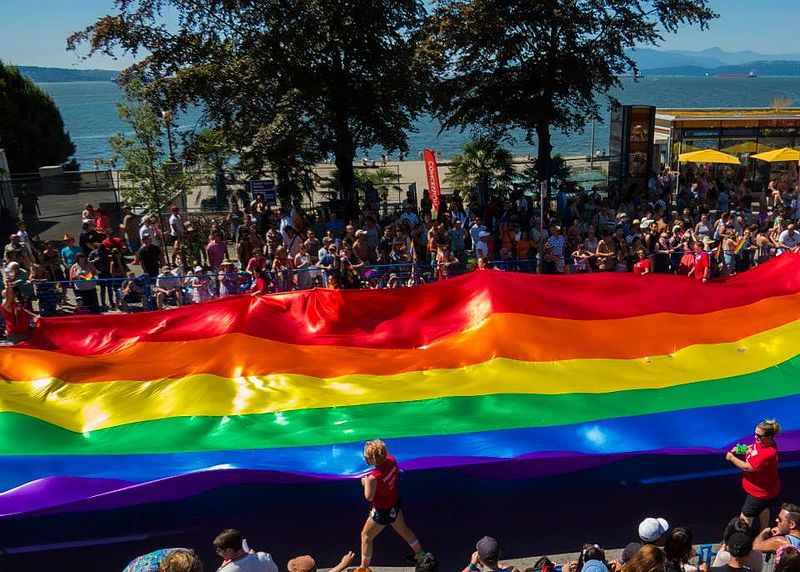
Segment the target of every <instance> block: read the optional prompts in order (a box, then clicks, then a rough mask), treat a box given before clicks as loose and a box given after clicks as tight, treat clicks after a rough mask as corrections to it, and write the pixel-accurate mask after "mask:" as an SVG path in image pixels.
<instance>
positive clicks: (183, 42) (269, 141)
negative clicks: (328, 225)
mask: <svg viewBox="0 0 800 572" xmlns="http://www.w3.org/2000/svg"><path fill="white" fill-rule="evenodd" d="M116 6H117V10H116V13H115V14H112V15H108V16H105V17H103V18H101V19H99V20H98V21H97V22H95V23H94V24H92V25H90V26H89V27H88V28H86V29H85V30H83V31H81V32H77V33H75V34H73V35H72V36H71V37H70V38H69V39H68V44H69V46H70V47H73V48H74V47H76V46H77V45H78V44H79V43H81V42H88V43H89V45H90V52H89V53H90V54H92V53H96V52H102V53H136V52H137V51H140V50H141V51H146V52H147V54H148V55H147V56H146V57H145V58H144V59H143V60H142V61H141V62H140V63H139V64H136V65H135V66H133V67H132V68H130V69H129V70H126V71H125V72H124V73H123V74H122V77H121V81H123V82H124V81H127V78H128V77H130V76H131V75H132V74H133V73H134V72H135V73H143V74H145V76H146V77H147V79H148V84H150V85H151V86H152V87H151V89H152V91H153V92H158V93H163V94H165V97H166V98H167V99H168V100H169V102H170V103H172V104H174V105H178V106H187V105H189V104H202V105H203V107H204V109H205V110H206V119H207V121H208V122H209V124H211V125H214V126H217V127H218V128H219V129H221V130H222V131H223V132H224V133H225V135H226V137H228V138H229V140H230V141H231V142H232V143H234V144H235V145H236V147H237V148H239V149H243V150H248V156H245V157H243V159H245V160H246V161H248V162H249V164H252V165H254V166H255V167H259V168H264V165H265V164H268V165H269V167H270V168H271V169H272V170H274V171H275V172H276V175H277V178H278V181H279V187H280V186H282V185H283V186H285V184H286V183H287V181H293V182H294V184H301V183H298V181H297V179H298V178H300V179H301V180H302V178H303V175H304V173H305V172H306V171H307V169H308V168H309V167H310V166H311V165H313V164H314V163H316V162H319V161H320V160H321V159H322V158H324V157H325V155H326V154H328V153H333V154H334V156H335V163H336V167H337V169H338V171H339V172H340V174H341V175H340V177H341V181H342V191H343V195H344V196H343V198H344V199H345V200H347V201H349V202H350V203H351V204H352V203H354V202H355V182H356V181H355V175H354V170H353V159H354V158H355V155H356V152H357V150H358V149H359V148H369V147H373V146H380V147H383V148H385V149H387V150H388V151H393V150H396V149H399V150H403V151H407V150H408V149H407V142H406V131H407V130H408V129H410V128H411V127H412V125H413V121H414V118H415V116H416V114H417V112H418V111H419V109H420V106H421V104H422V102H423V101H424V100H423V98H422V97H421V94H422V92H423V90H424V88H425V87H427V85H428V82H427V81H424V80H425V79H426V78H427V77H428V76H427V74H428V71H429V68H428V66H425V65H421V61H422V60H420V59H418V58H417V53H418V52H417V46H418V44H419V37H420V36H419V34H418V31H419V30H420V27H421V25H422V23H423V20H424V17H425V10H424V7H423V2H422V0H366V1H363V2H341V1H340V0H265V1H263V2H253V1H252V0H204V1H203V2H199V1H197V0H117V2H116ZM166 11H169V13H170V14H174V16H171V17H170V19H171V20H174V21H175V22H176V23H175V24H174V25H170V26H166V25H164V13H165V12H166ZM259 162H261V164H260V165H259ZM301 182H302V181H301ZM301 186H302V184H301Z"/></svg>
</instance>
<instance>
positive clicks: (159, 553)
mask: <svg viewBox="0 0 800 572" xmlns="http://www.w3.org/2000/svg"><path fill="white" fill-rule="evenodd" d="M122 572H203V563H202V561H201V560H200V558H198V556H197V554H195V553H194V551H193V550H187V549H186V548H162V549H160V550H154V551H153V552H150V553H148V554H143V555H142V556H139V557H137V558H134V559H133V560H131V561H130V563H128V565H127V566H126V567H125V569H124V570H123V571H122Z"/></svg>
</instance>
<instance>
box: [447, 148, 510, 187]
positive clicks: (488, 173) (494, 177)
mask: <svg viewBox="0 0 800 572" xmlns="http://www.w3.org/2000/svg"><path fill="white" fill-rule="evenodd" d="M514 176H515V171H514V165H513V162H512V156H511V152H510V151H509V150H508V149H506V148H505V147H503V146H502V145H501V144H500V141H499V140H498V139H497V138H494V137H491V136H488V135H483V134H481V135H477V136H475V137H473V138H472V139H470V140H468V141H466V142H465V143H464V145H463V146H462V147H461V154H460V155H458V156H456V157H455V158H454V159H453V161H452V163H451V164H450V172H449V173H448V175H447V176H446V177H445V181H446V182H447V183H448V184H449V185H452V187H453V188H454V189H455V190H456V191H458V192H459V193H461V196H462V198H463V199H464V200H465V201H467V202H469V201H471V200H473V199H475V187H476V186H477V185H479V184H482V185H485V186H486V188H497V189H500V190H501V191H506V190H508V189H509V188H510V187H511V183H512V181H513V180H514Z"/></svg>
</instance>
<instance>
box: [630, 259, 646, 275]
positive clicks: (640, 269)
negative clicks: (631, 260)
mask: <svg viewBox="0 0 800 572" xmlns="http://www.w3.org/2000/svg"><path fill="white" fill-rule="evenodd" d="M645 270H647V271H648V272H649V271H650V261H649V260H647V259H646V258H645V259H644V260H640V261H639V262H637V263H636V264H634V265H633V271H634V272H636V274H644V271H645Z"/></svg>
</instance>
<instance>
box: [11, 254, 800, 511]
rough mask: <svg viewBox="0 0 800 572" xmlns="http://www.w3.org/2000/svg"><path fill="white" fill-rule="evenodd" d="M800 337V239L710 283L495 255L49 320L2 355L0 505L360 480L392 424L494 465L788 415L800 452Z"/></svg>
mask: <svg viewBox="0 0 800 572" xmlns="http://www.w3.org/2000/svg"><path fill="white" fill-rule="evenodd" d="M743 315H746V316H747V317H748V318H747V319H746V320H742V319H741V317H742V316H743ZM654 328H656V329H657V330H658V331H659V335H658V336H643V335H639V334H640V333H641V332H645V331H653V329H654ZM798 335H800V256H797V255H793V254H785V255H783V256H780V257H778V258H777V259H775V260H773V261H770V262H769V263H767V264H764V265H762V266H759V267H758V268H756V269H754V270H752V271H749V272H745V273H742V274H739V275H737V276H735V277H732V278H730V279H726V280H723V281H719V282H712V283H711V284H699V283H698V282H697V281H696V280H691V279H687V278H684V277H678V276H671V275H655V276H653V279H652V280H647V281H644V280H641V278H640V277H638V276H635V275H633V274H631V273H614V272H611V273H595V274H579V275H573V276H531V275H525V274H517V273H513V272H473V273H470V274H467V275H463V276H459V277H456V278H453V279H451V280H446V281H440V282H436V283H433V284H429V285H425V286H420V287H416V288H401V289H392V290H363V291H336V290H322V289H316V290H310V291H301V292H291V293H283V294H276V295H270V296H259V297H251V296H234V297H226V298H223V299H219V300H213V301H210V302H206V303H203V304H198V305H193V306H186V307H183V308H178V309H175V310H169V311H163V312H146V313H141V314H137V315H104V316H91V317H81V316H75V317H62V318H44V319H43V320H42V321H41V322H40V323H39V325H38V326H37V327H36V328H35V330H34V333H33V336H32V337H31V338H30V340H29V341H28V342H25V343H23V344H20V345H18V346H15V347H13V348H7V349H2V350H0V376H2V379H3V380H4V381H5V382H4V383H0V405H2V407H0V467H2V470H0V491H6V492H4V493H2V494H0V515H1V516H4V517H11V516H15V515H31V514H37V513H41V512H43V511H46V512H48V513H52V512H58V511H63V510H70V511H72V510H99V509H110V508H116V507H121V506H126V505H132V504H138V503H145V502H160V501H167V500H173V499H177V498H183V497H187V496H190V495H194V494H198V493H200V492H203V491H207V490H210V489H212V488H215V487H219V486H222V485H228V484H233V483H243V482H286V481H294V482H296V481H302V482H306V481H309V482H311V481H314V480H319V479H342V478H352V477H354V476H356V475H359V474H361V473H362V472H363V471H364V470H365V468H366V467H365V465H364V461H363V459H362V458H361V450H362V446H363V442H364V440H366V439H371V438H375V437H380V438H383V439H386V440H387V441H388V443H389V447H390V449H391V450H392V452H393V453H394V454H395V455H396V457H397V458H398V460H399V461H400V463H401V465H402V466H403V468H404V469H405V470H422V469H430V468H443V467H446V468H451V470H466V468H465V467H473V468H475V467H474V466H475V465H478V464H481V466H482V469H481V470H482V471H484V472H485V473H486V474H488V475H489V476H490V477H492V478H494V477H496V478H507V471H506V470H505V469H503V468H502V467H508V464H509V463H513V464H514V466H515V467H519V468H520V470H521V471H523V472H524V471H529V473H528V474H530V475H535V474H539V473H537V471H541V470H544V469H542V467H546V468H547V470H549V471H552V470H553V468H554V467H555V468H557V470H558V471H567V472H568V471H573V470H577V469H579V468H582V467H585V466H587V464H590V465H591V464H601V463H605V462H609V461H611V460H617V459H619V458H621V457H626V456H630V455H639V454H644V453H647V454H695V455H713V456H714V457H715V458H719V457H720V456H721V455H722V453H723V452H724V451H725V450H727V448H729V447H730V446H731V445H732V444H735V443H736V442H740V441H743V440H745V441H746V442H750V441H749V440H748V439H752V430H753V427H754V426H755V424H756V423H757V422H758V421H760V420H762V419H764V418H765V417H773V416H774V417H777V418H778V420H779V421H780V422H781V424H782V425H783V426H784V430H785V433H784V434H783V435H782V436H781V437H780V438H779V444H780V447H781V453H782V454H784V453H790V452H792V451H795V452H796V451H800V417H798V415H797V414H796V412H797V410H798V407H800V389H798V385H797V378H798V376H799V375H800V349H798V346H797V344H796V342H795V340H796V339H797V338H798ZM554 461H555V462H554ZM459 467H461V469H459ZM517 476H519V472H517ZM310 486H311V485H310Z"/></svg>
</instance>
